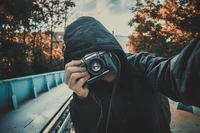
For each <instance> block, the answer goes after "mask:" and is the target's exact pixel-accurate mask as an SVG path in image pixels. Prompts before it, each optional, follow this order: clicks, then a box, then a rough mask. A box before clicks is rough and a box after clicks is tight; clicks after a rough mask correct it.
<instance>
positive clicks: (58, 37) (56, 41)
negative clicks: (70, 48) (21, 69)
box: [53, 32, 65, 50]
mask: <svg viewBox="0 0 200 133" xmlns="http://www.w3.org/2000/svg"><path fill="white" fill-rule="evenodd" d="M63 36H64V32H54V35H53V49H62V50H64V46H65V45H64V41H63Z"/></svg>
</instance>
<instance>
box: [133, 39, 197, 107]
mask: <svg viewBox="0 0 200 133" xmlns="http://www.w3.org/2000/svg"><path fill="white" fill-rule="evenodd" d="M133 58H134V59H131V60H132V61H131V65H132V66H135V68H134V67H132V68H133V69H135V71H136V72H138V73H137V75H139V76H142V77H143V76H144V77H145V78H146V80H147V82H148V84H149V85H150V88H151V89H153V90H155V91H159V92H161V93H162V94H164V95H166V96H168V97H169V98H170V99H172V100H174V101H178V102H182V103H183V104H187V105H194V106H198V107H200V36H198V37H197V38H196V39H194V40H193V41H191V42H190V44H188V45H187V46H186V47H185V48H184V49H183V50H182V51H181V52H180V53H179V54H178V55H176V56H174V57H171V58H169V59H166V58H160V57H152V56H150V55H149V54H147V53H144V54H139V55H136V56H135V57H133Z"/></svg>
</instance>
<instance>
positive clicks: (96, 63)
mask: <svg viewBox="0 0 200 133" xmlns="http://www.w3.org/2000/svg"><path fill="white" fill-rule="evenodd" d="M81 61H82V63H81V65H80V66H81V67H85V68H86V69H87V71H88V73H89V74H90V78H89V79H88V81H87V82H86V83H85V84H84V85H83V87H85V86H88V85H89V84H91V83H93V82H95V81H97V80H99V79H101V78H102V77H104V76H106V75H109V74H111V73H114V72H117V68H116V66H115V64H114V62H113V61H112V58H111V54H110V53H108V52H106V51H99V52H91V53H88V54H86V55H85V56H84V57H83V58H82V59H81Z"/></svg>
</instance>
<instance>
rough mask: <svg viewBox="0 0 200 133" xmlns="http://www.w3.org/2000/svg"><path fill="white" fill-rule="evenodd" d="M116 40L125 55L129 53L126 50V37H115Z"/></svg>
mask: <svg viewBox="0 0 200 133" xmlns="http://www.w3.org/2000/svg"><path fill="white" fill-rule="evenodd" d="M115 38H116V40H117V41H118V42H119V44H120V45H121V47H122V49H123V50H124V52H125V53H130V52H129V48H128V45H127V44H128V41H129V39H128V36H122V35H115Z"/></svg>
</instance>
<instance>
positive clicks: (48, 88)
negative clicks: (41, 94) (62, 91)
mask: <svg viewBox="0 0 200 133" xmlns="http://www.w3.org/2000/svg"><path fill="white" fill-rule="evenodd" d="M45 81H46V87H47V90H48V91H49V90H50V87H49V83H48V80H47V75H45Z"/></svg>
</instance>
